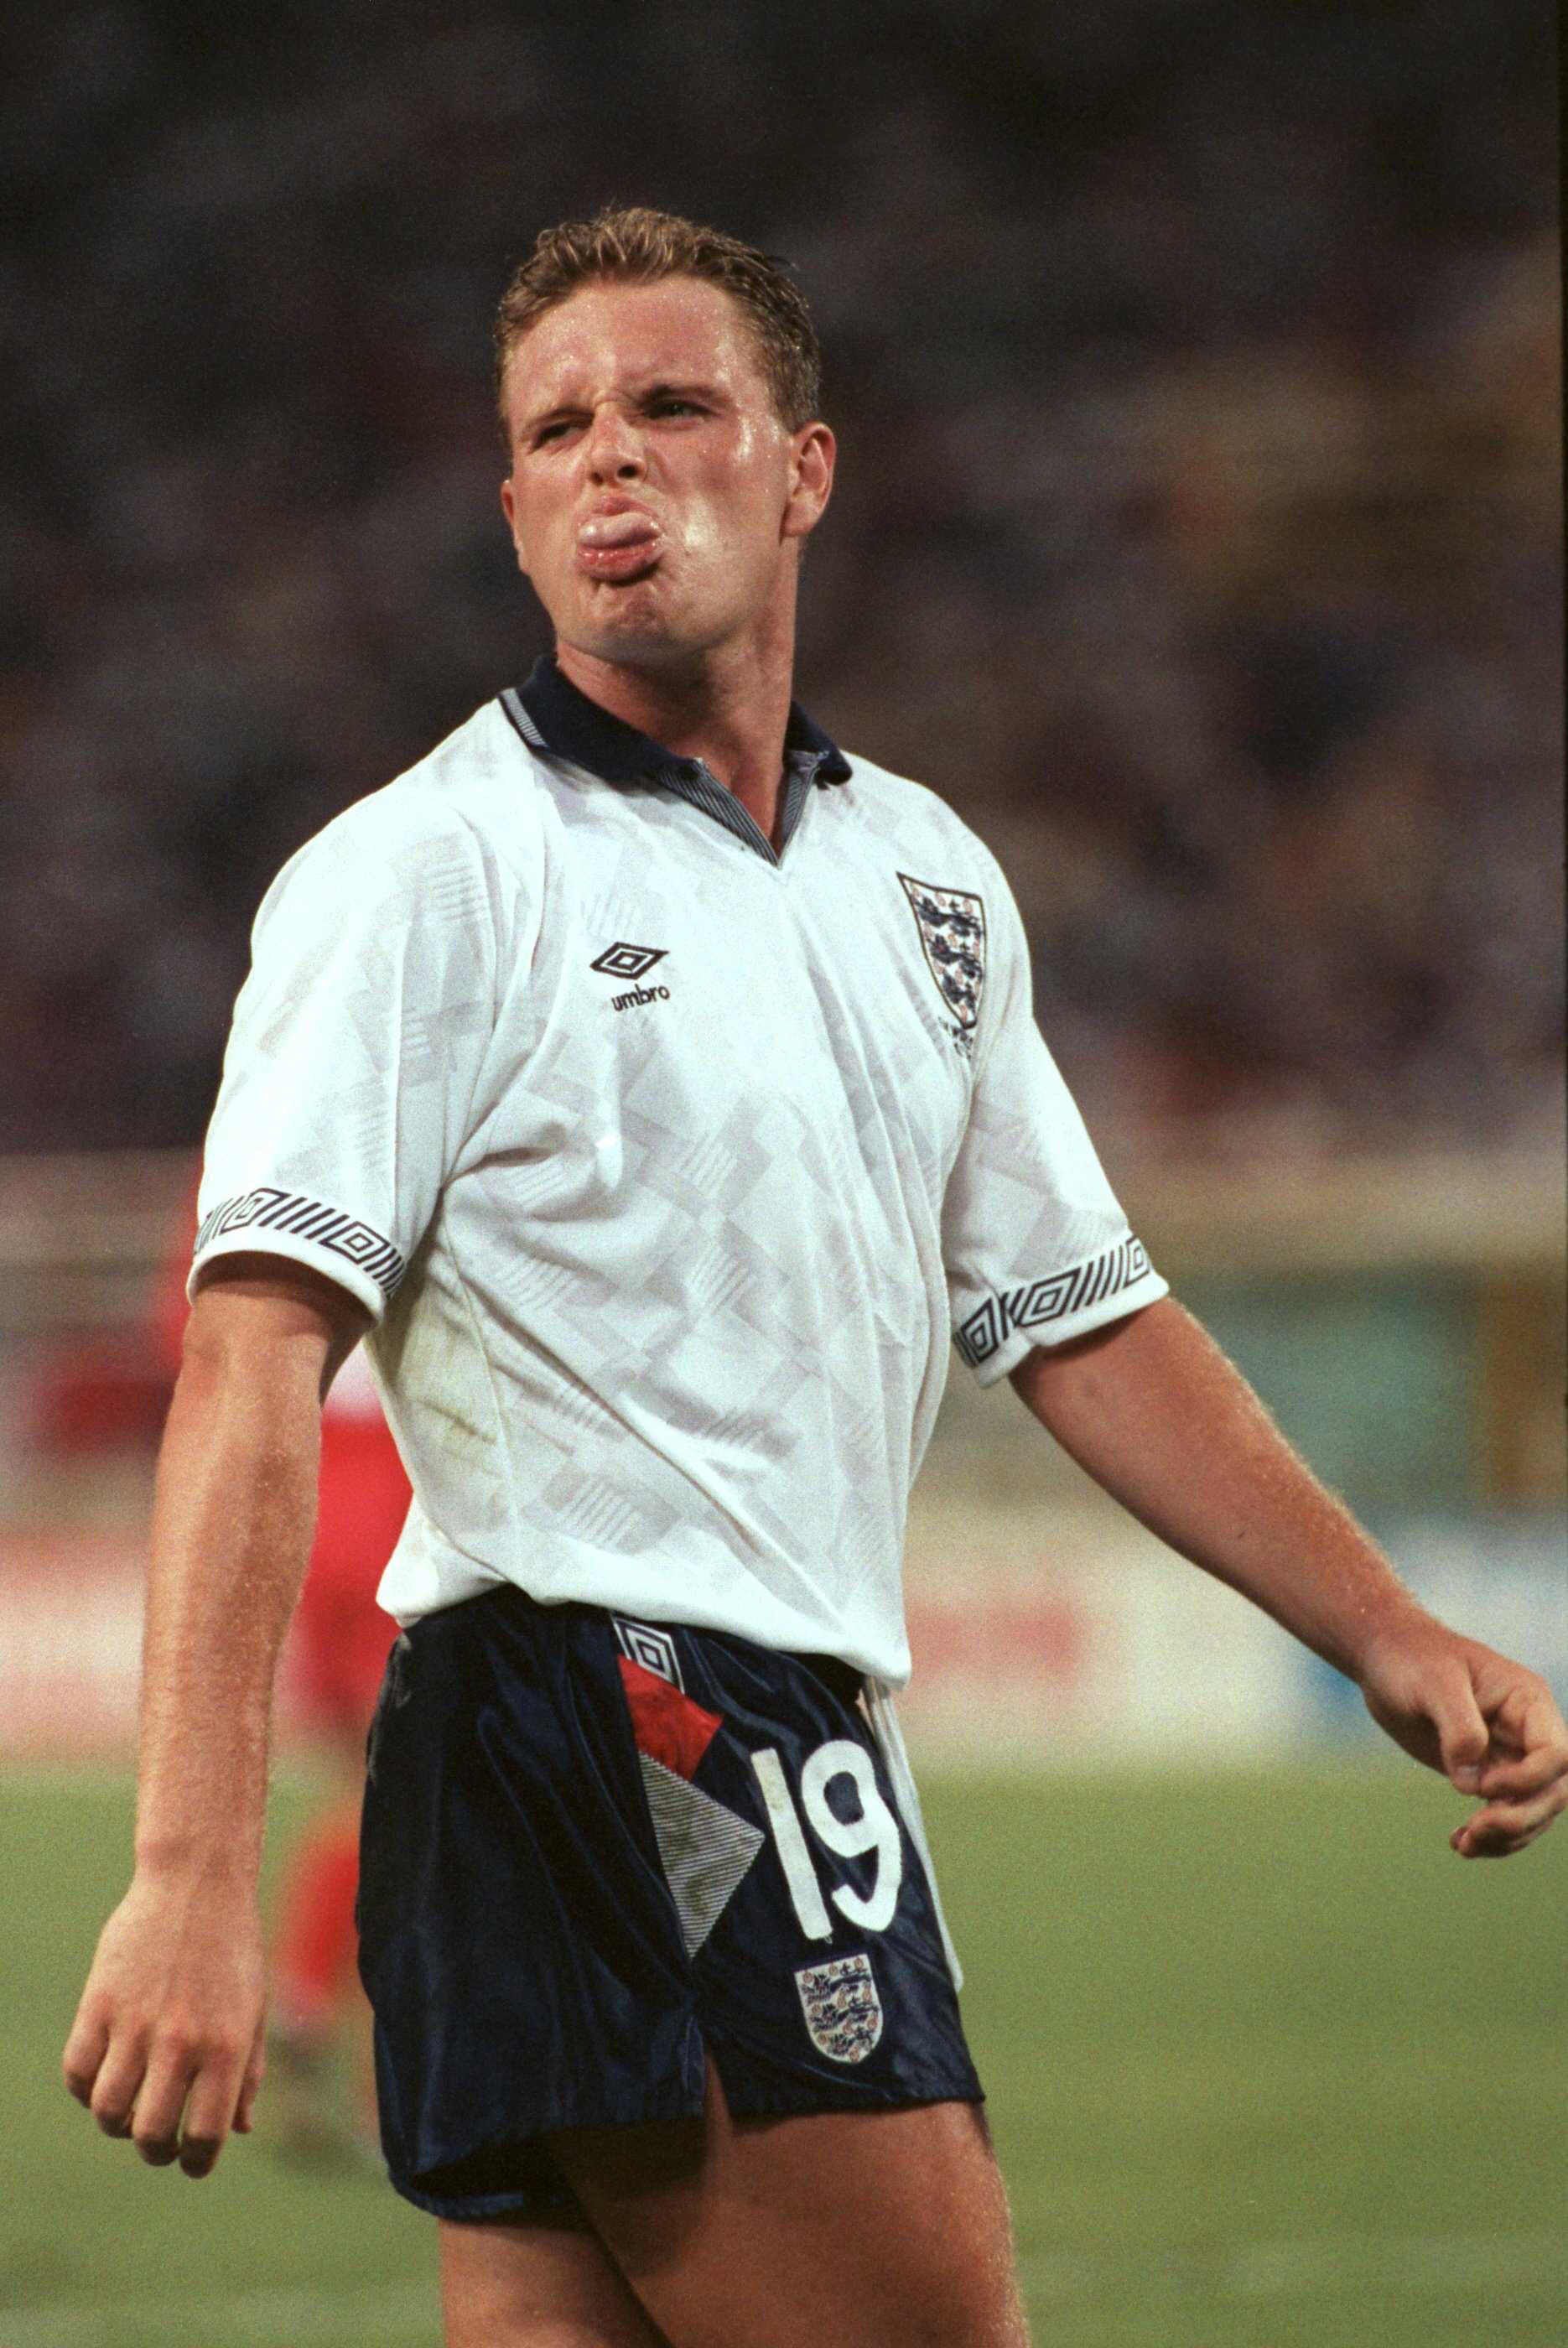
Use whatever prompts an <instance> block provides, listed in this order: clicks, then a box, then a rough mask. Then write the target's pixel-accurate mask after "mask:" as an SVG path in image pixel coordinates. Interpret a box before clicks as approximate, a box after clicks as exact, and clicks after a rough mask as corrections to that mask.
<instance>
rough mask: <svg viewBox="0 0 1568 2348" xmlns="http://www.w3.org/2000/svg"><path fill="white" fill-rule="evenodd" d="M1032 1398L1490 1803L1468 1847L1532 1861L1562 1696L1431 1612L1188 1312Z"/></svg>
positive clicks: (1134, 1505)
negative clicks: (1519, 1854) (1527, 1851)
mask: <svg viewBox="0 0 1568 2348" xmlns="http://www.w3.org/2000/svg"><path fill="white" fill-rule="evenodd" d="M1012 1382H1013V1385H1014V1387H1015V1389H1016V1392H1017V1394H1018V1395H1020V1397H1021V1398H1022V1400H1023V1401H1024V1402H1025V1403H1026V1405H1027V1406H1028V1408H1029V1409H1030V1410H1031V1411H1032V1412H1033V1413H1034V1415H1035V1416H1036V1417H1037V1419H1038V1420H1039V1422H1040V1424H1041V1426H1044V1427H1046V1428H1047V1430H1048V1431H1049V1433H1050V1434H1052V1435H1053V1436H1055V1437H1056V1439H1057V1442H1058V1443H1059V1444H1060V1445H1061V1446H1062V1447H1063V1449H1064V1450H1065V1451H1067V1452H1068V1453H1070V1455H1071V1456H1072V1457H1073V1458H1075V1459H1076V1460H1077V1461H1078V1465H1079V1466H1080V1467H1081V1468H1085V1469H1087V1471H1088V1474H1089V1475H1091V1476H1092V1477H1093V1478H1094V1479H1095V1481H1096V1482H1097V1483H1098V1484H1100V1485H1102V1486H1103V1487H1104V1488H1105V1489H1106V1490H1107V1491H1108V1492H1109V1493H1110V1494H1111V1495H1112V1497H1113V1498H1116V1499H1118V1500H1119V1501H1120V1502H1121V1503H1122V1505H1123V1507H1124V1508H1126V1509H1129V1510H1130V1512H1131V1514H1132V1515H1133V1516H1135V1517H1137V1518H1138V1519H1139V1520H1140V1523H1142V1524H1145V1525H1147V1526H1148V1527H1149V1529H1150V1531H1151V1532H1154V1533H1157V1534H1158V1535H1159V1536H1160V1538H1161V1540H1164V1541H1167V1542H1168V1543H1169V1544H1170V1546H1171V1548H1172V1549H1174V1550H1179V1551H1180V1552H1181V1555H1182V1556H1183V1557H1186V1558H1190V1559H1191V1561H1192V1562H1193V1564H1195V1565H1200V1566H1202V1568H1203V1569H1204V1570H1205V1571H1207V1572H1209V1573H1212V1574H1214V1575H1216V1576H1217V1577H1218V1578H1219V1580H1221V1581H1225V1582H1228V1583H1229V1584H1230V1586H1231V1588H1232V1589H1233V1590H1238V1591H1241V1592H1242V1593H1243V1596H1245V1597H1247V1598H1250V1599H1252V1600H1253V1602H1254V1604H1256V1605H1258V1606H1261V1607H1262V1608H1263V1609H1264V1612H1266V1613H1269V1614H1272V1615H1273V1617H1274V1621H1275V1622H1279V1623H1280V1624H1282V1625H1283V1627H1284V1629H1285V1630H1287V1631H1289V1632H1293V1633H1294V1635H1295V1637H1296V1638H1298V1639H1300V1640H1302V1641H1304V1642H1305V1644H1306V1645H1307V1646H1309V1647H1311V1648H1312V1649H1313V1650H1314V1651H1315V1653H1317V1654H1319V1655H1322V1656H1323V1657H1324V1658H1325V1660H1326V1662H1328V1663H1333V1664H1334V1665H1335V1666H1336V1669H1338V1670H1339V1671H1342V1672H1344V1673H1346V1674H1347V1675H1348V1676H1349V1677H1350V1678H1351V1679H1353V1680H1354V1681H1356V1683H1357V1685H1358V1686H1359V1687H1360V1689H1361V1693H1362V1695H1363V1698H1364V1699H1365V1702H1366V1704H1367V1710H1368V1711H1369V1712H1370V1714H1371V1715H1372V1717H1373V1719H1374V1720H1375V1721H1377V1725H1378V1726H1379V1727H1380V1728H1383V1729H1385V1730H1387V1734H1388V1735H1390V1736H1392V1737H1393V1738H1394V1739H1395V1740H1396V1741H1397V1742H1398V1744H1400V1745H1402V1746H1404V1748H1405V1750H1406V1751H1407V1752H1408V1753H1410V1754H1412V1755H1414V1756H1415V1758H1416V1759H1417V1760H1418V1761H1422V1762H1425V1763H1426V1765H1427V1766H1428V1767H1429V1768H1433V1769H1437V1770H1439V1771H1440V1772H1441V1773H1442V1774H1444V1775H1445V1776H1448V1777H1449V1779H1450V1780H1451V1782H1452V1783H1453V1784H1454V1785H1455V1786H1457V1787H1459V1788H1460V1791H1461V1792H1463V1793H1467V1794H1477V1793H1479V1794H1480V1796H1481V1797H1483V1801H1482V1807H1481V1808H1480V1809H1479V1810H1477V1811H1476V1812H1475V1813H1474V1815H1473V1816H1472V1817H1471V1818H1469V1819H1468V1820H1467V1821H1466V1823H1465V1824H1464V1825H1463V1826H1462V1827H1460V1828H1458V1829H1457V1830H1456V1831H1455V1833H1454V1834H1453V1836H1452V1837H1451V1838H1450V1839H1451V1841H1452V1844H1453V1848H1454V1849H1455V1850H1457V1851H1458V1852H1460V1855H1461V1857H1463V1858H1466V1859H1486V1858H1503V1857H1506V1856H1507V1854H1508V1853H1509V1852H1511V1851H1515V1850H1521V1849H1523V1847H1524V1846H1525V1844H1526V1843H1529V1842H1532V1841H1533V1840H1534V1838H1535V1837H1536V1836H1537V1835H1539V1834H1541V1833H1542V1832H1543V1831H1544V1830H1545V1828H1547V1827H1548V1826H1549V1825H1550V1824H1551V1823H1552V1820H1553V1818H1555V1817H1556V1816H1557V1815H1558V1813H1559V1811H1561V1810H1562V1809H1563V1808H1564V1807H1568V1727H1565V1726H1564V1725H1563V1717H1562V1715H1561V1714H1560V1712H1559V1711H1558V1709H1557V1705H1556V1704H1555V1703H1554V1702H1553V1696H1552V1693H1551V1690H1550V1689H1549V1688H1548V1687H1547V1685H1546V1684H1545V1682H1544V1681H1543V1680H1542V1679H1540V1678H1539V1677H1537V1675H1536V1674H1535V1673H1533V1672H1530V1671H1526V1670H1525V1669H1524V1667H1523V1666H1522V1664H1519V1663H1511V1662H1510V1661H1509V1660H1508V1658H1507V1657H1506V1656H1503V1655H1500V1654H1497V1653H1494V1652H1493V1651H1492V1649H1491V1648H1490V1647H1483V1646H1480V1645H1479V1644H1478V1643H1476V1642H1475V1641H1474V1640H1471V1639H1464V1638H1461V1637H1460V1636H1459V1634H1458V1633H1457V1632H1452V1631H1449V1629H1448V1628H1447V1627H1446V1626H1445V1625H1444V1624H1443V1623H1441V1622H1439V1621H1438V1620H1437V1619H1436V1617H1435V1616H1433V1615H1431V1614H1429V1613H1428V1612H1427V1611H1426V1610H1425V1608H1424V1607H1422V1606H1421V1605H1419V1604H1418V1601H1416V1599H1415V1598H1414V1597H1413V1596H1412V1595H1411V1593H1410V1592H1409V1591H1408V1590H1407V1589H1406V1588H1405V1586H1404V1584H1403V1583H1402V1582H1401V1581H1399V1580H1398V1576H1397V1575H1396V1574H1395V1572H1394V1570H1393V1569H1392V1567H1391V1566H1390V1565H1389V1564H1388V1562H1387V1559H1386V1558H1385V1557H1384V1556H1383V1555H1382V1553H1381V1551H1380V1550H1378V1549H1377V1547H1376V1545H1375V1544H1374V1542H1373V1541H1372V1540H1370V1539H1369V1538H1368V1536H1367V1534H1366V1533H1365V1532H1363V1531H1362V1529H1361V1528H1360V1527H1359V1526H1358V1525H1357V1523H1356V1522H1355V1520H1354V1519H1353V1518H1352V1517H1351V1516H1350V1515H1349V1513H1348V1511H1347V1510H1346V1509H1345V1508H1344V1507H1343V1506H1342V1505H1341V1504H1340V1502H1339V1501H1337V1500H1336V1499H1335V1498H1334V1497H1333V1496H1332V1494H1331V1493H1329V1492H1327V1491H1326V1490H1325V1488H1324V1487H1323V1486H1322V1485H1321V1484H1320V1483H1319V1482H1318V1481H1317V1479H1316V1478H1315V1476H1314V1475H1313V1474H1312V1472H1311V1471H1310V1469H1309V1468H1307V1467H1306V1466H1305V1463H1304V1462H1303V1461H1302V1460H1301V1459H1300V1458H1299V1457H1297V1455H1296V1454H1295V1451H1293V1450H1292V1448H1291V1447H1290V1445H1289V1444H1288V1443H1287V1442H1286V1441H1285V1439H1284V1436H1283V1435H1282V1434H1281V1433H1280V1431H1279V1429H1278V1427H1277V1426H1275V1425H1274V1421H1273V1419H1272V1418H1271V1417H1270V1416H1269V1415H1268V1413H1267V1411H1266V1410H1265V1409H1264V1406H1263V1404H1262V1403H1261V1402H1260V1401H1259V1400H1258V1398H1257V1396H1256V1395H1254V1394H1253V1390H1252V1388H1251V1387H1250V1386H1249V1385H1247V1383H1246V1381H1245V1380H1244V1379H1243V1377H1242V1375H1240V1373H1239V1372H1238V1371H1237V1370H1235V1369H1234V1368H1233V1366H1232V1365H1231V1364H1230V1363H1229V1362H1228V1361H1227V1360H1226V1358H1225V1356H1224V1355H1223V1354H1222V1353H1221V1352H1220V1350H1219V1348H1218V1346H1217V1345H1215V1344H1214V1343H1213V1342H1212V1339H1211V1338H1210V1337H1209V1336H1208V1335H1207V1334H1205V1333H1204V1331H1203V1330H1202V1329H1201V1328H1200V1327H1199V1325H1198V1323H1196V1322H1195V1321H1194V1320H1192V1318H1191V1315H1190V1314H1188V1313H1185V1312H1183V1311H1182V1309H1181V1306H1180V1305H1179V1304H1177V1303H1174V1302H1173V1301H1172V1300H1171V1299H1169V1298H1166V1299H1164V1300H1163V1301H1161V1303H1156V1304H1150V1305H1148V1306H1146V1307H1145V1308H1144V1310H1143V1311H1141V1312H1139V1313H1132V1314H1130V1315H1129V1316H1128V1317H1127V1318H1125V1319H1123V1320H1120V1321H1118V1322H1115V1323H1111V1324H1110V1325H1109V1326H1108V1327H1105V1328H1101V1329H1097V1330H1094V1331H1092V1332H1090V1333H1089V1334H1088V1335H1087V1336H1083V1337H1079V1338H1077V1339H1075V1340H1072V1341H1070V1342H1069V1343H1068V1344H1064V1345H1060V1346H1057V1347H1055V1348H1050V1349H1047V1348H1044V1347H1037V1348H1036V1349H1035V1351H1034V1352H1033V1353H1031V1354H1027V1355H1026V1357H1025V1359H1024V1360H1023V1361H1022V1362H1020V1363H1019V1365H1018V1366H1017V1368H1016V1370H1014V1371H1013V1373H1012Z"/></svg>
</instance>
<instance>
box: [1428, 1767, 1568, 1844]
mask: <svg viewBox="0 0 1568 2348" xmlns="http://www.w3.org/2000/svg"><path fill="white" fill-rule="evenodd" d="M1565 1808H1568V1786H1565V1785H1563V1784H1562V1783H1558V1784H1556V1785H1553V1786H1549V1787H1547V1788H1546V1790H1545V1792H1544V1793H1541V1794H1537V1795H1536V1796H1535V1797H1534V1799H1533V1800H1532V1801H1524V1802H1496V1803H1492V1802H1489V1803H1488V1804H1487V1805H1486V1807H1484V1808H1483V1809H1480V1810H1477V1812H1476V1814H1475V1816H1474V1817H1473V1818H1467V1819H1466V1820H1465V1823H1464V1825H1463V1826H1462V1827H1460V1828H1456V1830H1455V1832H1454V1833H1453V1835H1452V1836H1450V1838H1449V1840H1450V1841H1451V1843H1452V1845H1453V1848H1454V1849H1455V1850H1457V1851H1458V1852H1459V1854H1460V1857H1461V1859H1502V1858H1506V1857H1507V1856H1508V1854H1509V1852H1510V1851H1513V1850H1522V1849H1524V1847H1525V1845H1526V1843H1531V1842H1533V1841H1534V1840H1535V1838H1536V1837H1537V1835H1541V1834H1544V1833H1545V1831H1546V1828H1548V1827H1549V1826H1550V1825H1551V1824H1552V1821H1553V1818H1560V1817H1561V1816H1562V1813H1563V1810H1564V1809H1565Z"/></svg>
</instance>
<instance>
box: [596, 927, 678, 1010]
mask: <svg viewBox="0 0 1568 2348" xmlns="http://www.w3.org/2000/svg"><path fill="white" fill-rule="evenodd" d="M668 952H669V948H668V947H667V946H632V945H627V944H626V943H625V942H624V940H623V939H617V940H616V942H615V943H614V945H613V946H606V947H605V949H604V951H603V953H602V954H596V955H595V956H594V958H593V961H592V962H591V963H589V965H588V967H589V969H590V970H599V971H603V973H604V975H605V976H606V977H607V978H635V979H640V978H645V977H646V975H647V973H648V972H649V971H651V970H652V968H653V966H654V964H655V963H656V962H663V960H664V958H665V954H666V953H668ZM669 999H670V991H669V988H668V987H667V986H634V987H631V988H629V989H628V991H627V992H626V993H625V994H613V995H612V996H611V997H610V1008H611V1010H612V1011H630V1010H632V1009H634V1006H635V1005H636V1004H639V1003H667V1002H668V1001H669Z"/></svg>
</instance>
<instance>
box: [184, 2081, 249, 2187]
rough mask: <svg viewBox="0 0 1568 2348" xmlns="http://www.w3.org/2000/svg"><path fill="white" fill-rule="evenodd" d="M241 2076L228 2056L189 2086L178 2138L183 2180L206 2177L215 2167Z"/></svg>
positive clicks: (227, 2130)
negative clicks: (189, 2096)
mask: <svg viewBox="0 0 1568 2348" xmlns="http://www.w3.org/2000/svg"><path fill="white" fill-rule="evenodd" d="M241 2081H242V2067H241V2065H240V2064H239V2063H237V2062H236V2061H235V2060H234V2059H233V2057H232V2056H231V2057H230V2058H229V2059H228V2060H227V2061H226V2062H222V2063H219V2062H213V2063H210V2064H209V2065H207V2066H206V2068H205V2069H203V2070H202V2071H201V2072H200V2073H199V2074H198V2075H197V2077H196V2078H195V2080H194V2081H193V2082H192V2084H191V2100H190V2103H189V2104H188V2106H186V2112H185V2126H184V2128H183V2129H182V2130H181V2137H180V2166H181V2168H182V2169H183V2170H184V2171H185V2174H186V2176H187V2177H210V2176H211V2173H212V2171H213V2169H214V2168H216V2167H217V2165H218V2155H219V2154H220V2153H221V2152H222V2149H223V2139H224V2138H225V2137H226V2136H227V2135H228V2133H229V2127H230V2124H231V2122H232V2119H233V2116H234V2106H235V2104H236V2101H237V2099H238V2097H239V2095H240V2092H241Z"/></svg>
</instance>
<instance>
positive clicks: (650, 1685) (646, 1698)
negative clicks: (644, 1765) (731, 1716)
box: [618, 1655, 724, 1777]
mask: <svg viewBox="0 0 1568 2348" xmlns="http://www.w3.org/2000/svg"><path fill="white" fill-rule="evenodd" d="M618 1660H619V1663H620V1665H621V1684H622V1686H623V1687H624V1689H625V1691H626V1708H627V1710H628V1711H629V1712H630V1714H631V1715H632V1734H633V1735H634V1737H635V1738H636V1740H637V1750H638V1752H639V1753H645V1754H646V1755H647V1756H648V1758H649V1759H650V1760H651V1761H662V1762H663V1763H664V1765H665V1768H666V1769H673V1770H674V1771H675V1773H676V1776H677V1777H691V1776H695V1775H696V1766H697V1764H698V1762H699V1761H700V1760H701V1759H702V1756H703V1755H704V1754H705V1753H706V1752H707V1748H708V1746H710V1745H711V1744H712V1743H713V1740H714V1738H715V1736H716V1735H717V1733H718V1731H719V1730H720V1729H721V1728H722V1727H723V1725H724V1720H723V1715H721V1714H719V1713H717V1712H705V1711H704V1710H703V1708H702V1706H701V1704H694V1703H693V1702H692V1700H691V1698H690V1696H689V1695H682V1694H681V1692H680V1690H679V1688H677V1687H672V1686H671V1685H670V1684H669V1682H668V1680H662V1679H660V1677H659V1675H658V1673H656V1672H647V1671H645V1670H644V1669H643V1666H642V1664H641V1663H633V1661H632V1659H631V1657H630V1656H629V1655H622V1656H620V1657H619V1658H618Z"/></svg>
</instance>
